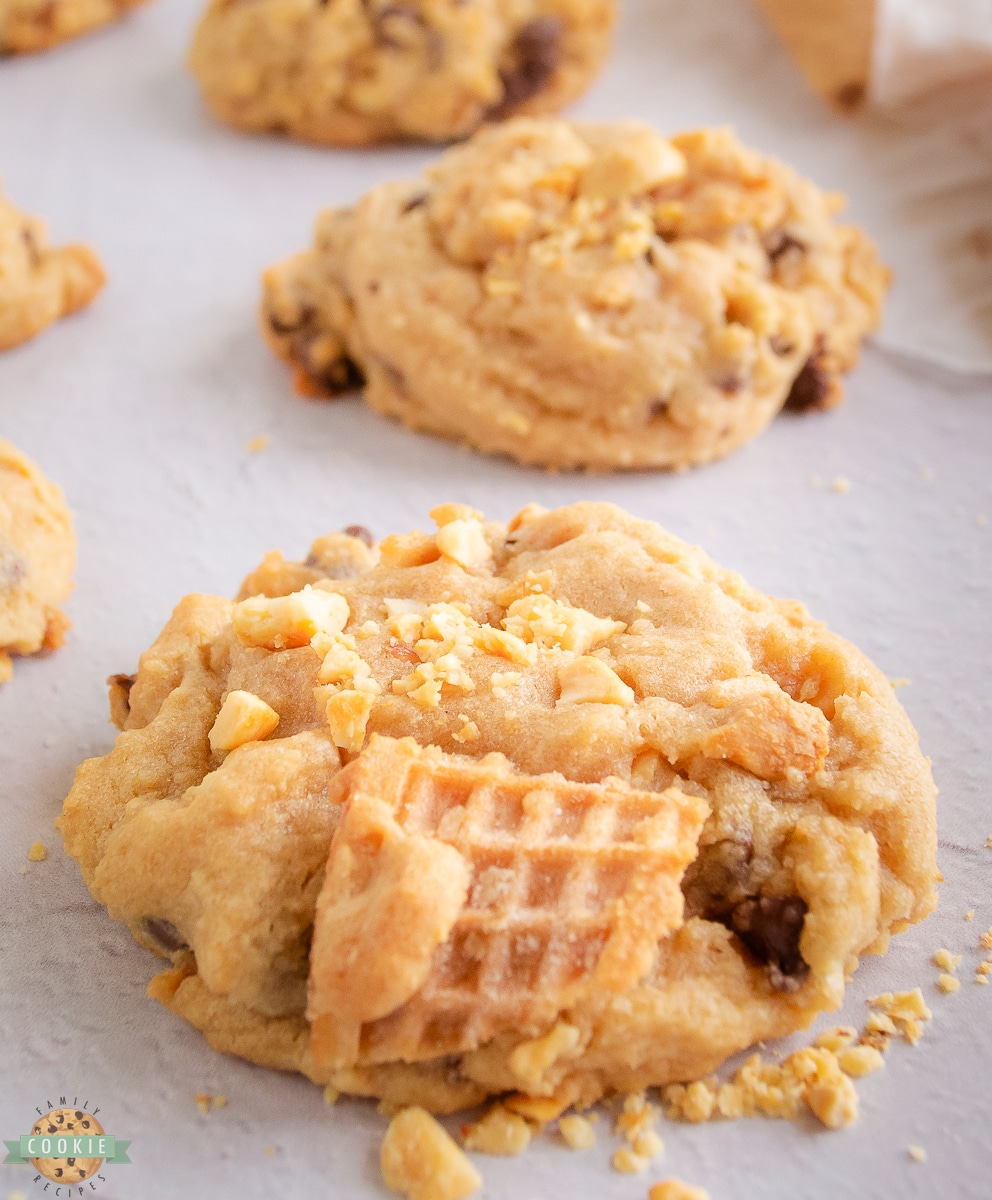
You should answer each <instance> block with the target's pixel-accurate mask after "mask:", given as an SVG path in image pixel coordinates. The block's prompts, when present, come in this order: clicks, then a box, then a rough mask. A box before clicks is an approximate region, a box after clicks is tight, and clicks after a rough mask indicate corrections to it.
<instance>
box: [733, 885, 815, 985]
mask: <svg viewBox="0 0 992 1200" xmlns="http://www.w3.org/2000/svg"><path fill="white" fill-rule="evenodd" d="M805 919H806V902H805V901H804V900H802V899H800V897H799V896H758V897H750V898H749V899H747V900H742V901H741V902H740V904H737V905H735V907H734V911H733V913H732V914H731V918H730V928H731V929H733V931H734V933H736V934H737V936H738V937H739V938H740V939H741V941H742V942H743V943H744V945H745V946H747V948H748V950H750V952H751V953H752V954H753V955H754V957H755V958H756V959H758V961H759V962H763V963H765V964H766V965H767V967H768V978H769V981H770V983H771V985H772V987H773V988H775V989H776V990H777V991H780V992H795V991H798V989H799V988H800V987H802V985H803V982H804V981H805V979H806V976H807V975H808V974H809V966H808V964H807V963H806V962H805V961H804V960H803V957H802V955H801V954H800V953H799V938H800V936H801V935H802V932H803V922H804V920H805Z"/></svg>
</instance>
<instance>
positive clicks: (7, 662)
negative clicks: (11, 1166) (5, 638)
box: [0, 650, 14, 1195]
mask: <svg viewBox="0 0 992 1200" xmlns="http://www.w3.org/2000/svg"><path fill="white" fill-rule="evenodd" d="M13 678H14V663H13V660H12V659H11V657H10V655H9V654H8V653H7V651H6V650H0V683H9V682H10V681H11V680H12V679H13ZM11 1194H12V1195H13V1193H11Z"/></svg>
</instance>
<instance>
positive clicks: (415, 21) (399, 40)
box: [373, 4, 424, 50]
mask: <svg viewBox="0 0 992 1200" xmlns="http://www.w3.org/2000/svg"><path fill="white" fill-rule="evenodd" d="M373 23H374V25H375V34H376V40H377V41H378V42H379V43H380V45H383V46H390V47H392V49H394V50H403V49H404V48H405V47H406V45H407V39H406V38H404V37H402V36H399V37H397V36H396V33H391V32H390V25H392V26H393V29H394V30H395V29H396V28H397V24H398V25H399V27H400V28H402V26H403V25H407V26H414V25H423V24H424V18H423V16H422V15H421V14H420V13H419V12H418V11H417V10H416V9H415V8H414V7H413V6H412V5H410V4H390V5H389V6H388V7H387V8H383V9H380V10H379V12H377V13H376V14H375V17H374V18H373Z"/></svg>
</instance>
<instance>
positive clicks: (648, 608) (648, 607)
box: [634, 600, 651, 613]
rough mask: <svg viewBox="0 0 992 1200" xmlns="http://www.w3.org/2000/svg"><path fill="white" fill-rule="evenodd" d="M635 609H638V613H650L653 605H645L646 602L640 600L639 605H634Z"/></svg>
mask: <svg viewBox="0 0 992 1200" xmlns="http://www.w3.org/2000/svg"><path fill="white" fill-rule="evenodd" d="M634 607H635V608H636V609H637V611H638V612H642V613H649V612H650V611H651V605H650V604H647V603H645V601H643V600H638V601H637V603H636V604H635V605H634Z"/></svg>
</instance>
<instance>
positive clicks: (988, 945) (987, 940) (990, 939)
mask: <svg viewBox="0 0 992 1200" xmlns="http://www.w3.org/2000/svg"><path fill="white" fill-rule="evenodd" d="M978 940H979V942H980V944H981V946H982V948H983V949H985V950H992V929H987V930H986V931H985V933H983V934H982V936H981V937H980V938H979V939H978Z"/></svg>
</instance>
